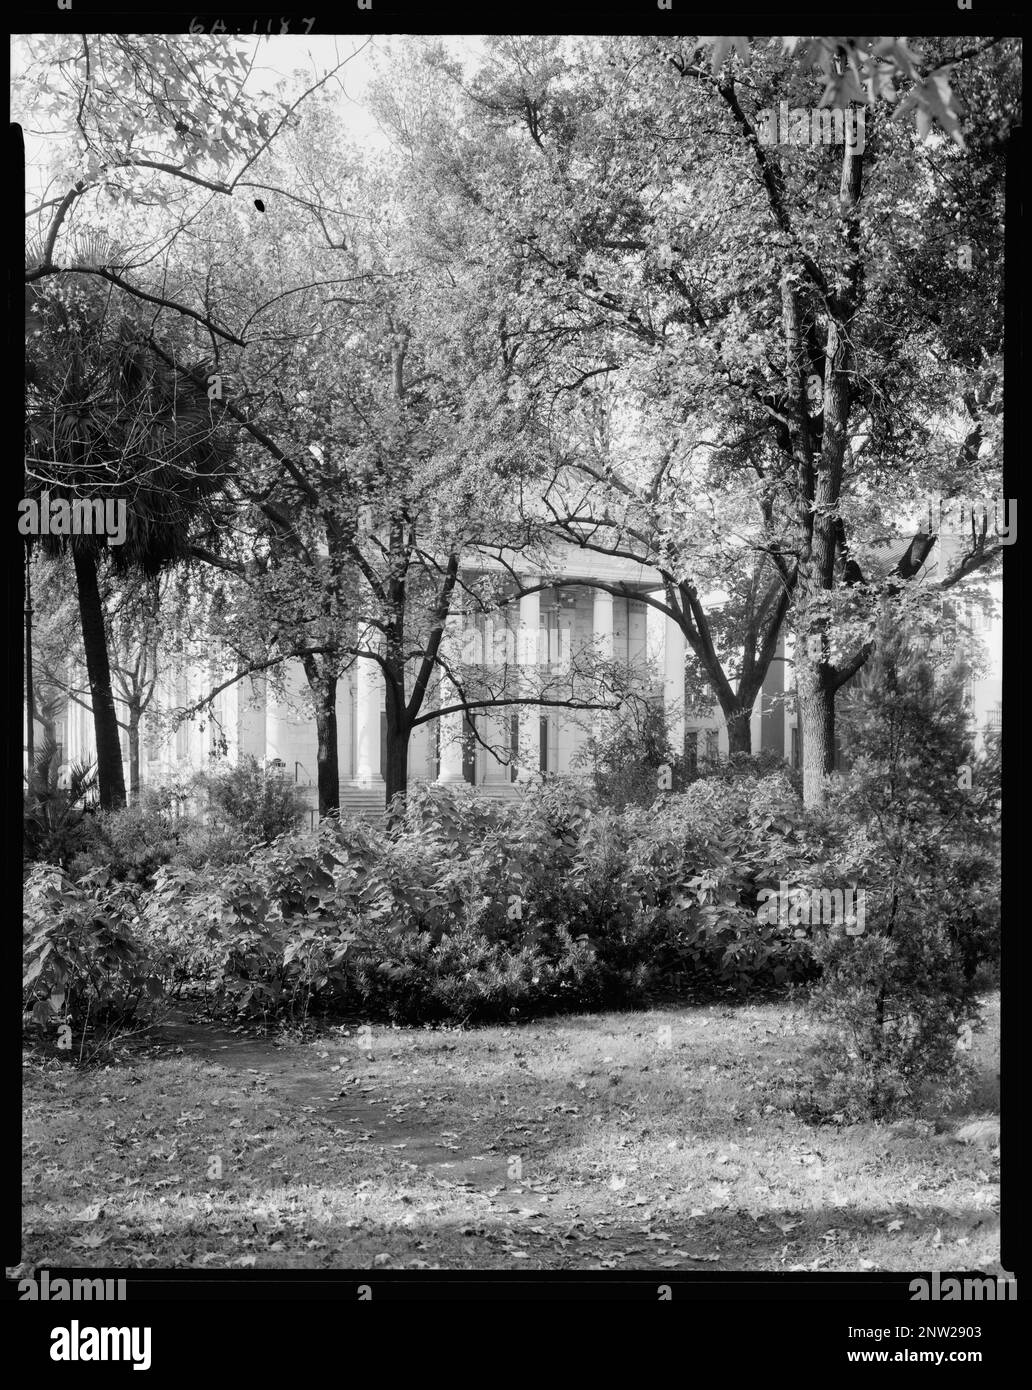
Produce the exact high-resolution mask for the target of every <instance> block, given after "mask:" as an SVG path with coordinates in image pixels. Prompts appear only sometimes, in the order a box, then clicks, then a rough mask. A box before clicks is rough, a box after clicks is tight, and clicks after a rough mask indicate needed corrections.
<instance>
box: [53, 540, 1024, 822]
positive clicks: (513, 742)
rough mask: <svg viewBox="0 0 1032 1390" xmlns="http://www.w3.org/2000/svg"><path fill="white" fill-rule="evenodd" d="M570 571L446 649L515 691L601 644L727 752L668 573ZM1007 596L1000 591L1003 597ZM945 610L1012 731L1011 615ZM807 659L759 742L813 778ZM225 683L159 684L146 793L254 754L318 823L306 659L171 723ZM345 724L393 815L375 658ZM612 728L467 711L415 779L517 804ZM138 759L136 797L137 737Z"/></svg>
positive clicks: (581, 714)
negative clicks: (694, 681) (1006, 637)
mask: <svg viewBox="0 0 1032 1390" xmlns="http://www.w3.org/2000/svg"><path fill="white" fill-rule="evenodd" d="M562 559H563V564H562V567H561V573H562V574H563V577H564V580H565V581H566V582H563V581H562V580H560V581H557V582H556V583H554V584H552V585H550V587H548V588H545V589H543V590H541V591H539V592H536V593H533V594H529V595H526V596H525V597H522V598H519V599H518V601H516V600H514V601H513V602H512V603H511V604H509V605H507V606H505V607H504V608H501V609H499V610H497V611H495V612H493V613H490V614H487V615H484V614H477V615H476V616H473V615H469V614H466V615H462V614H456V615H454V616H453V617H450V618H449V620H448V626H447V629H446V638H445V641H446V644H447V645H446V650H447V651H449V652H450V653H451V654H452V656H453V657H459V658H460V659H461V660H463V662H464V663H467V664H470V665H473V666H480V665H485V666H486V667H487V668H488V669H490V668H491V666H492V665H494V666H495V667H499V666H501V665H502V663H504V668H505V675H506V680H507V681H508V683H509V684H508V685H507V686H506V689H507V690H508V689H511V688H513V687H514V686H518V684H519V682H520V681H521V679H523V678H524V677H525V676H527V675H528V674H530V675H533V676H535V677H538V678H540V677H541V676H542V675H545V676H547V674H548V673H549V672H551V671H561V670H562V669H563V667H564V664H567V665H568V663H569V662H570V660H571V658H572V657H573V655H574V654H575V653H576V652H577V651H578V650H581V649H583V648H585V647H588V646H590V647H591V648H592V649H593V650H594V651H595V652H596V653H597V654H598V655H599V656H600V657H602V658H605V659H607V660H610V661H613V662H616V663H618V664H620V665H622V666H624V667H625V668H626V671H627V673H628V676H630V677H634V678H636V679H637V681H638V684H639V687H640V689H641V691H642V693H643V694H645V695H646V696H650V697H651V698H653V699H655V700H656V701H659V700H660V699H661V700H662V703H663V707H664V711H665V714H666V720H667V727H668V730H669V733H670V741H671V745H672V748H673V749H674V751H677V752H683V754H684V755H685V757H686V758H687V759H688V760H689V761H693V760H695V759H697V758H707V759H712V758H714V757H718V756H726V754H727V751H728V739H727V730H726V727H725V724H724V719H723V715H722V713H721V711H720V709H719V706H716V705H715V704H712V703H711V702H710V701H709V700H708V699H707V697H706V693H705V691H704V690H700V689H698V688H696V689H692V688H690V687H686V676H685V655H686V641H685V638H684V634H683V633H682V631H681V629H680V627H679V626H678V625H677V624H676V623H674V622H673V621H672V620H670V619H669V618H667V617H666V616H665V615H664V614H663V613H661V612H659V611H658V610H657V609H656V608H654V607H652V606H651V605H649V604H648V603H646V602H645V598H646V597H647V596H649V595H653V594H654V595H656V596H657V597H659V596H661V591H660V590H657V589H656V588H655V575H654V572H650V571H648V570H644V569H642V568H640V567H638V566H636V565H634V564H633V563H631V562H629V561H626V560H622V559H618V558H613V557H604V556H599V555H594V554H592V553H591V552H587V551H581V550H575V549H573V548H572V547H570V548H569V549H568V550H567V551H566V552H565V553H564V554H563V557H562ZM937 568H938V567H937V564H936V563H935V561H934V560H933V563H932V564H930V565H928V566H926V574H927V582H934V579H935V575H936V573H937ZM555 572H556V569H555V567H554V566H553V567H552V573H553V574H554V573H555ZM521 578H522V579H523V580H524V583H525V584H527V586H528V587H529V585H530V584H533V583H534V582H536V581H535V578H534V576H533V575H526V574H525V575H522V576H521ZM528 581H529V583H528ZM573 581H576V582H573ZM592 583H607V584H611V585H614V586H616V585H619V586H620V587H622V588H623V590H624V592H625V594H626V596H616V595H613V594H612V593H610V592H608V591H607V590H603V589H599V588H594V587H591V585H592ZM998 590H999V585H998V582H997V583H996V591H997V595H998ZM943 604H944V614H945V613H946V612H950V617H951V619H952V626H951V631H952V632H954V633H959V634H961V637H960V639H959V640H958V654H959V653H960V652H961V651H965V650H967V649H969V648H971V647H973V646H978V647H980V648H981V649H982V651H983V654H984V658H983V661H982V669H981V672H980V673H979V674H977V675H975V676H973V677H972V679H971V681H970V682H969V691H968V693H969V699H970V701H971V708H972V715H973V719H974V723H975V727H976V729H977V730H978V731H979V732H980V733H981V732H982V731H984V730H985V729H986V728H990V727H994V726H995V727H998V725H999V721H1000V701H1001V693H1002V684H1001V677H1002V650H1001V642H1000V636H1001V634H1000V623H999V618H998V605H997V616H996V617H994V618H989V619H988V620H987V619H986V618H985V617H984V615H983V614H982V612H981V610H980V609H978V608H977V607H975V606H973V605H971V604H968V603H966V602H965V601H964V600H962V599H956V598H949V599H944V600H943ZM793 653H794V648H793V642H792V639H791V637H790V636H789V637H788V638H784V639H782V641H781V642H780V643H779V646H778V649H777V653H776V655H775V658H774V660H773V661H772V663H771V666H770V669H769V670H768V673H767V677H766V679H765V681H764V684H763V688H762V691H761V693H760V695H759V697H758V698H757V701H756V704H755V706H754V709H753V712H752V723H751V735H752V748H753V751H754V752H760V751H770V752H773V753H775V754H776V755H777V756H779V757H783V758H785V759H787V760H788V761H789V762H790V763H792V764H793V765H794V766H797V767H798V766H800V765H801V760H802V746H801V737H800V730H799V723H798V718H797V715H796V710H795V699H794V668H793ZM514 655H515V657H516V660H515V661H514V660H513V657H514ZM530 668H544V671H542V670H540V669H538V670H534V671H531V670H530ZM224 679H225V667H224V665H223V664H222V662H221V660H220V657H219V653H218V652H217V651H210V652H206V653H205V655H204V658H203V659H199V658H198V655H197V653H196V651H192V652H187V651H183V652H181V653H178V654H176V653H173V654H172V655H171V657H170V659H169V661H168V662H167V664H166V666H165V669H164V670H163V673H162V674H161V676H159V678H158V683H157V689H156V690H155V694H154V698H153V699H152V702H151V710H152V712H149V713H148V715H147V716H145V719H144V723H143V726H142V732H141V761H140V767H141V782H142V784H143V785H144V786H148V785H150V786H158V785H168V784H169V783H171V782H175V781H176V780H177V779H185V778H186V777H188V776H189V775H190V774H191V773H192V772H195V771H198V770H201V769H207V768H210V767H211V766H212V764H213V762H218V761H221V760H230V761H233V760H235V759H238V758H241V757H245V756H248V755H251V756H253V757H255V758H257V759H258V760H259V761H260V762H262V763H264V764H265V765H267V766H274V767H276V768H278V769H279V770H280V775H282V776H285V777H286V778H288V779H290V780H293V781H294V782H296V783H297V785H298V786H299V787H300V788H301V789H302V790H303V792H304V795H305V797H306V799H307V801H308V804H309V807H310V819H311V822H312V823H313V824H314V822H315V819H316V818H317V814H318V813H317V809H316V808H317V805H318V797H317V792H316V782H317V773H316V767H317V739H316V731H315V722H314V718H313V716H312V713H311V706H310V704H309V702H308V699H307V682H306V680H305V677H304V672H303V670H302V668H301V665H300V663H299V662H289V663H285V666H284V670H283V677H282V682H279V681H277V682H275V683H273V682H271V681H269V680H266V679H263V678H262V677H260V676H255V677H243V678H242V679H240V680H239V681H237V682H235V683H232V684H230V685H228V686H227V688H225V689H224V690H222V691H221V692H220V693H219V694H218V695H216V696H215V697H214V699H213V700H212V701H211V702H210V704H209V705H208V706H207V707H205V708H204V710H203V711H202V712H201V713H199V714H197V715H195V716H194V717H193V718H190V719H184V720H180V721H178V722H177V721H175V720H173V719H170V718H169V715H170V712H172V711H175V710H184V709H187V708H189V707H191V706H193V705H194V704H196V703H198V702H201V701H203V700H204V699H205V697H206V696H207V695H208V694H209V692H210V691H211V690H213V689H214V688H215V687H216V686H218V685H219V684H220V682H221V681H222V680H224ZM454 700H455V694H454V691H452V690H451V689H450V687H449V686H448V683H447V680H446V679H442V681H441V682H440V685H439V688H438V689H437V690H436V691H434V692H432V694H431V695H430V696H428V707H433V704H434V702H435V701H442V702H443V704H444V706H447V704H450V703H453V702H454ZM116 703H117V702H116ZM438 707H440V706H438ZM336 712H337V735H338V762H339V769H340V797H341V805H342V807H343V808H345V809H350V810H368V811H372V810H380V809H382V807H383V804H384V797H385V783H384V767H385V743H386V730H385V714H384V690H383V680H382V676H381V674H380V670H379V667H378V665H377V664H376V663H375V661H372V660H370V659H368V658H356V660H355V661H354V663H353V664H352V666H351V667H350V668H349V669H348V670H347V671H345V672H344V673H343V675H342V677H341V679H340V680H339V682H338V687H337V704H336ZM120 717H121V716H120ZM603 717H604V716H600V715H599V714H598V713H597V712H590V711H582V710H572V709H564V708H547V707H538V706H534V705H520V706H511V707H510V706H502V707H499V708H496V709H488V710H485V711H484V712H483V713H482V714H480V715H478V716H477V719H476V732H477V735H478V737H472V736H471V734H472V730H471V727H470V724H469V722H468V720H467V719H466V718H465V716H464V715H463V714H462V713H455V714H449V715H445V716H443V717H441V718H440V719H432V720H429V721H427V722H425V723H422V724H420V725H419V726H418V727H417V728H416V729H415V730H414V732H413V735H412V739H411V742H410V746H409V776H410V780H412V781H424V782H438V783H442V784H455V783H467V784H469V785H471V786H473V787H475V788H476V789H477V790H478V791H479V792H480V793H481V794H482V795H486V796H494V797H509V796H513V795H516V794H517V793H518V790H519V787H520V785H521V783H524V782H526V781H527V780H529V779H531V778H534V777H535V776H539V775H542V774H543V775H549V774H559V775H568V776H578V775H585V774H584V770H583V768H582V766H581V765H580V764H579V761H578V754H579V753H580V752H581V750H582V749H583V748H584V745H585V743H586V741H587V740H588V739H589V738H590V737H591V735H592V734H593V733H595V732H597V731H599V729H600V727H601V726H600V722H599V721H600V719H601V718H603ZM57 727H58V741H59V744H60V746H61V758H62V760H63V761H64V762H66V763H69V762H73V761H76V760H80V759H90V758H92V757H93V756H94V744H93V730H92V718H91V716H90V713H89V711H88V710H86V709H85V708H83V707H82V706H81V705H79V704H75V703H71V702H70V703H69V705H68V707H67V709H66V711H65V715H64V717H63V718H62V719H59V721H58V726H57ZM123 755H124V757H125V759H126V776H127V786H128V746H127V743H126V742H125V738H124V736H123Z"/></svg>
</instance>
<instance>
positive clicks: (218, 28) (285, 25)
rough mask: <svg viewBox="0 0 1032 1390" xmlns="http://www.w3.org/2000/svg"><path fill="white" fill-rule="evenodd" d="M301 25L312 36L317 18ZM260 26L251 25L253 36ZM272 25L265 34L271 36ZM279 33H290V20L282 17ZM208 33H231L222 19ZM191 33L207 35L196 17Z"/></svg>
mask: <svg viewBox="0 0 1032 1390" xmlns="http://www.w3.org/2000/svg"><path fill="white" fill-rule="evenodd" d="M301 23H302V24H304V25H305V26H306V28H305V33H306V34H310V33H311V32H312V25H313V24H314V23H315V16H314V15H313V16H312V18H311V19H302V21H301ZM258 24H259V21H258V20H257V19H256V20H255V21H254V23H253V24H252V25H251V33H252V34H257V32H258ZM272 25H273V21H272V20H271V19H270V20H269V22H268V23H267V24H266V26H265V32H266V33H267V34H271V33H272ZM279 31H280V33H281V34H289V33H290V20H289V19H283V18H282V17H281V18H280V30H279ZM207 32H208V33H209V34H225V33H228V32H229V31H228V29H227V27H226V24H225V22H224V21H223V20H221V19H216V20H215V22H214V23H213V24H212V26H211V28H210V29H209V30H207ZM234 32H235V33H237V34H239V33H240V30H239V29H236V30H234ZM190 33H191V34H203V33H205V28H204V25H203V24H202V23H201V21H200V20H199V19H198V18H197V17H196V15H195V16H194V18H193V19H191V21H190Z"/></svg>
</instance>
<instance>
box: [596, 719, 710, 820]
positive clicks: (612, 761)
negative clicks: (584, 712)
mask: <svg viewBox="0 0 1032 1390" xmlns="http://www.w3.org/2000/svg"><path fill="white" fill-rule="evenodd" d="M574 767H576V768H578V769H581V770H584V771H587V772H588V774H589V776H590V779H591V787H592V790H593V793H594V795H595V797H596V799H597V800H598V802H599V804H600V805H602V806H614V807H621V806H628V805H635V806H642V805H644V806H648V805H651V803H652V802H653V800H654V799H655V796H656V792H657V790H658V789H659V771H660V768H663V767H665V768H666V769H668V774H669V777H670V783H669V786H670V788H671V789H673V788H680V787H682V786H683V785H685V783H686V781H687V779H688V770H687V765H686V762H685V759H684V758H683V756H681V755H680V754H675V753H674V751H673V746H672V743H671V738H670V730H669V728H668V726H667V720H666V714H665V711H664V709H663V706H662V705H661V704H659V703H657V702H655V701H652V700H644V699H642V698H641V697H640V696H633V695H632V696H630V697H629V698H628V699H627V700H626V701H625V703H624V704H623V706H622V707H621V709H620V710H619V711H618V712H617V713H615V714H614V715H612V716H610V717H609V718H608V720H607V723H606V726H605V732H604V733H603V735H602V736H601V737H598V736H592V737H591V738H589V739H587V740H586V741H585V743H584V745H583V747H582V748H581V749H580V750H579V751H578V753H577V754H576V755H575V757H574Z"/></svg>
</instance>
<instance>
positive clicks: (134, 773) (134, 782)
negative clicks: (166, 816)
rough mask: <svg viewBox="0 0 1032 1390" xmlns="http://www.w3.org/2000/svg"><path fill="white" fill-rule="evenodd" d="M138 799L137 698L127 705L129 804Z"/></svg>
mask: <svg viewBox="0 0 1032 1390" xmlns="http://www.w3.org/2000/svg"><path fill="white" fill-rule="evenodd" d="M139 799H140V703H139V698H136V699H134V700H132V701H131V702H130V705H129V804H130V805H131V806H135V805H136V803H137V802H138V801H139Z"/></svg>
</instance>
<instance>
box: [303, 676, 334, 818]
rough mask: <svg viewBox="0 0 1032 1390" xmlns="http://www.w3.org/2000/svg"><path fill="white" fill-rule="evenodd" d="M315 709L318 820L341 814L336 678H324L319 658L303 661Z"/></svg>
mask: <svg viewBox="0 0 1032 1390" xmlns="http://www.w3.org/2000/svg"><path fill="white" fill-rule="evenodd" d="M303 665H304V668H305V675H306V676H307V678H308V685H309V688H310V690H311V692H312V701H313V703H314V705H315V733H316V740H317V744H316V764H315V765H316V782H317V784H318V788H319V817H320V819H321V818H322V817H323V816H335V815H339V814H340V760H339V757H338V752H337V677H336V676H330V675H323V674H322V673H321V672H320V670H319V666H318V663H317V661H316V658H315V657H314V656H306V657H305V658H304V659H303Z"/></svg>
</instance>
